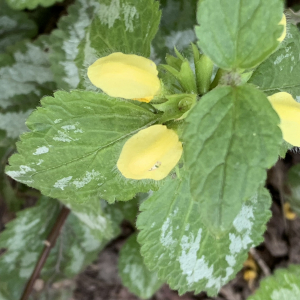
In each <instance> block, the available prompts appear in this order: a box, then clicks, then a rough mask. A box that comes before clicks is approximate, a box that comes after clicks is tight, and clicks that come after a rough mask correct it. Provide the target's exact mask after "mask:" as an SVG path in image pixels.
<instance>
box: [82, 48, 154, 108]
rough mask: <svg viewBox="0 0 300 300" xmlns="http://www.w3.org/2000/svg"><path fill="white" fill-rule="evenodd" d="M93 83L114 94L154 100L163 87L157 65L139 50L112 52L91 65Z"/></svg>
mask: <svg viewBox="0 0 300 300" xmlns="http://www.w3.org/2000/svg"><path fill="white" fill-rule="evenodd" d="M87 74H88V77H89V79H90V81H91V82H92V84H93V85H95V86H96V87H98V88H100V89H101V90H103V92H105V93H106V94H108V95H109V96H111V97H120V98H125V99H132V100H138V101H141V102H150V101H151V100H152V99H153V97H154V96H155V95H156V94H157V93H158V92H159V90H160V81H159V78H158V76H157V74H158V71H157V69H156V65H155V63H154V62H153V61H151V60H150V59H147V58H145V57H142V56H138V55H135V54H123V53H121V52H116V53H112V54H110V55H108V56H105V57H102V58H99V59H98V60H96V61H95V62H94V63H93V64H92V65H91V66H89V68H88V73H87Z"/></svg>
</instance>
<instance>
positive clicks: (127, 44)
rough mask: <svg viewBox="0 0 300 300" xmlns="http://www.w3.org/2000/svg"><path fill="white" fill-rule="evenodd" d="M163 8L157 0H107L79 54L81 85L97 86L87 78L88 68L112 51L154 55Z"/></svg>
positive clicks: (93, 22)
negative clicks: (152, 43) (151, 47)
mask: <svg viewBox="0 0 300 300" xmlns="http://www.w3.org/2000/svg"><path fill="white" fill-rule="evenodd" d="M160 17H161V12H160V10H159V3H158V2H157V1H155V0H140V1H138V2H137V1H136V0H103V1H101V4H100V5H99V9H98V11H97V14H95V15H94V18H93V21H92V23H91V25H90V26H89V28H88V29H87V32H86V36H85V39H84V40H83V41H82V42H81V44H80V46H79V54H78V56H77V58H76V61H77V66H78V67H79V69H80V70H81V71H80V76H81V79H82V82H81V84H80V87H85V88H88V89H91V90H96V89H97V88H96V87H94V86H93V85H92V84H91V82H90V81H89V79H88V78H87V74H86V73H87V68H88V67H89V66H90V65H91V64H92V63H94V62H95V61H96V60H97V59H98V58H100V57H103V56H106V55H108V54H110V53H111V52H123V53H129V54H131V53H134V54H137V55H142V56H145V57H149V56H150V43H151V41H152V39H153V38H154V36H155V34H156V32H157V29H158V25H159V21H160Z"/></svg>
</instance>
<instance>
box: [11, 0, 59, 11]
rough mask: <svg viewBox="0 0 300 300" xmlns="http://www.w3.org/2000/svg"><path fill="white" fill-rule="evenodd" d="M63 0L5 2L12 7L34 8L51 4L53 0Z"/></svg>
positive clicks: (12, 0) (54, 0)
mask: <svg viewBox="0 0 300 300" xmlns="http://www.w3.org/2000/svg"><path fill="white" fill-rule="evenodd" d="M61 1H63V0H22V1H20V0H6V2H7V4H8V5H9V6H10V7H11V8H13V9H19V10H22V9H25V8H28V9H34V8H36V7H37V6H38V5H41V6H45V7H47V6H51V5H52V4H54V3H55V2H61Z"/></svg>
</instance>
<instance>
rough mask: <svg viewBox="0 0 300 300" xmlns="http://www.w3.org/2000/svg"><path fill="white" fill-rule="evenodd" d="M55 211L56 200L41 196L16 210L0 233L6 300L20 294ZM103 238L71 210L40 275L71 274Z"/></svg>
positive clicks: (1, 290) (49, 279) (49, 277)
mask: <svg viewBox="0 0 300 300" xmlns="http://www.w3.org/2000/svg"><path fill="white" fill-rule="evenodd" d="M59 211H60V205H59V203H58V201H56V200H54V199H49V198H46V197H44V198H42V199H41V200H40V201H39V203H38V204H37V205H36V206H34V207H32V208H29V209H25V210H23V211H21V212H19V213H17V218H16V219H15V220H13V221H11V222H9V223H8V224H7V225H6V229H5V230H4V231H3V232H2V233H1V236H0V237H1V239H0V248H4V249H6V252H5V254H3V255H2V256H1V257H0V276H1V281H0V295H1V293H2V294H4V295H6V298H7V299H8V300H10V299H19V298H20V295H21V292H22V291H23V289H24V286H25V284H26V282H27V281H28V279H29V277H30V275H31V273H32V271H33V269H34V266H35V264H36V262H37V260H38V258H39V256H40V253H41V251H42V249H43V247H44V241H45V240H46V238H47V236H48V234H49V232H50V230H51V229H52V227H53V226H54V223H55V221H56V219H57V217H58V214H59ZM116 233H117V232H114V233H113V234H112V235H111V236H110V237H109V239H111V238H113V237H115V234H116ZM107 242H108V237H104V236H103V235H102V236H98V239H96V238H95V236H94V235H93V233H92V231H91V230H90V229H89V227H87V226H86V225H84V224H83V223H82V222H80V221H79V220H78V218H77V217H75V216H74V215H73V214H72V213H71V214H70V215H69V217H68V219H67V221H66V223H65V225H64V226H63V228H62V231H61V233H60V235H59V237H58V239H57V242H56V244H55V247H54V248H53V249H51V252H50V255H49V257H48V259H47V261H46V264H45V266H44V268H43V269H42V273H41V279H43V280H44V281H46V282H48V283H51V282H53V281H57V280H60V279H65V278H71V277H74V276H75V275H77V274H78V273H79V272H80V271H81V270H82V269H83V268H84V267H85V266H86V265H88V264H89V263H91V262H92V261H93V260H94V259H95V258H96V257H97V254H98V253H99V251H100V249H102V248H103V246H104V245H105V244H106V243H107ZM2 299H3V298H1V300H2ZM4 299H5V298H4Z"/></svg>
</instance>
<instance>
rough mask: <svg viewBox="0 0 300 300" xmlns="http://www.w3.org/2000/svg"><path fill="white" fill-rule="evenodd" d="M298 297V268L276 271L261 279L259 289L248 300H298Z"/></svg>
mask: <svg viewBox="0 0 300 300" xmlns="http://www.w3.org/2000/svg"><path fill="white" fill-rule="evenodd" d="M299 295H300V266H299V265H290V266H289V267H288V269H278V270H276V271H275V273H274V275H272V276H269V277H267V278H265V279H263V280H262V281H261V283H260V287H259V289H258V290H257V291H256V292H255V293H254V295H252V296H250V297H249V298H248V300H298V299H299Z"/></svg>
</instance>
